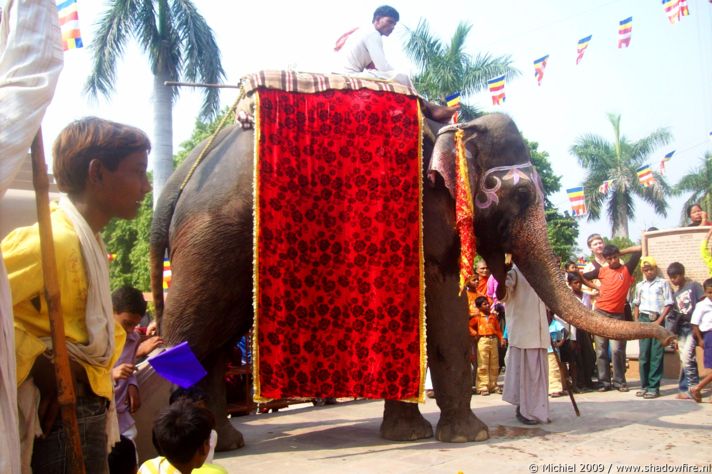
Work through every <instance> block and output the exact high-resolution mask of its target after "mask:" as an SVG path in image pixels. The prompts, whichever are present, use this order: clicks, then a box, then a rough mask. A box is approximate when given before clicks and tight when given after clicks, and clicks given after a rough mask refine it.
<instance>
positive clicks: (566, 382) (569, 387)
mask: <svg viewBox="0 0 712 474" xmlns="http://www.w3.org/2000/svg"><path fill="white" fill-rule="evenodd" d="M551 348H552V349H553V352H554V358H555V359H556V365H558V366H559V373H561V381H562V385H563V388H564V390H566V391H567V392H568V393H569V398H570V399H571V404H572V405H573V406H574V411H575V412H576V416H581V412H580V411H579V409H578V405H577V404H576V400H575V399H574V390H573V384H572V383H571V380H570V379H569V371H568V370H566V366H565V365H564V364H563V363H562V362H561V359H560V358H559V353H558V352H556V347H555V346H554V341H553V340H552V341H551Z"/></svg>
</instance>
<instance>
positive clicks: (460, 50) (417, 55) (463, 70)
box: [405, 20, 520, 121]
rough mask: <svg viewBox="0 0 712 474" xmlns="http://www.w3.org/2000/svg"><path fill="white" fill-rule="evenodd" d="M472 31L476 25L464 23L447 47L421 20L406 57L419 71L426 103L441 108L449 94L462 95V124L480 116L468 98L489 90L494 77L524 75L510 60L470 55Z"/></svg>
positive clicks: (416, 80)
mask: <svg viewBox="0 0 712 474" xmlns="http://www.w3.org/2000/svg"><path fill="white" fill-rule="evenodd" d="M471 29H472V25H468V24H466V23H460V24H459V25H458V26H457V29H456V30H455V33H454V34H453V36H452V39H451V40H450V44H447V45H446V44H443V42H442V41H440V40H439V39H437V38H435V37H434V36H433V35H432V34H431V33H430V29H429V26H428V22H427V21H426V20H421V21H420V22H419V23H418V26H417V27H416V29H415V30H413V31H409V34H408V39H407V41H406V43H405V50H406V53H407V54H408V56H410V58H411V59H412V60H413V61H414V62H415V64H416V66H417V67H418V72H417V74H416V75H415V77H413V85H414V86H415V88H416V89H417V90H418V92H420V93H421V94H422V95H423V96H424V97H425V98H426V99H428V100H431V101H433V102H438V103H440V104H445V97H447V96H448V95H449V94H452V93H453V92H458V91H459V92H460V93H461V94H462V99H461V100H462V104H461V107H462V110H461V112H460V119H461V120H462V121H467V120H470V119H472V118H474V117H476V116H477V115H479V112H478V111H477V109H475V108H474V107H472V106H470V105H467V104H466V103H465V102H464V101H465V99H466V98H467V96H470V95H472V94H474V93H476V92H479V91H480V90H482V89H485V88H487V81H488V80H490V79H492V78H494V77H497V76H500V75H502V74H504V75H505V76H506V78H507V79H513V78H514V77H517V76H518V75H519V74H520V73H519V71H518V70H517V69H515V68H514V67H513V66H512V58H511V57H509V56H492V55H490V54H486V53H485V54H477V55H476V56H472V55H470V54H467V53H466V52H465V42H466V41H467V36H468V34H469V33H470V30H471Z"/></svg>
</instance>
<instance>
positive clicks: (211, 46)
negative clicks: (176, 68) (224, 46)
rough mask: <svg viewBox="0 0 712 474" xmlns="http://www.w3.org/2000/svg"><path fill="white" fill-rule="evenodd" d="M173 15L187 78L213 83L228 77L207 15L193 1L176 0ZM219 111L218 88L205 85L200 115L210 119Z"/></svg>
mask: <svg viewBox="0 0 712 474" xmlns="http://www.w3.org/2000/svg"><path fill="white" fill-rule="evenodd" d="M172 14H173V19H174V21H175V26H176V30H177V31H178V32H179V34H180V43H181V45H182V46H183V48H182V50H183V52H184V59H185V63H184V64H183V71H184V75H185V78H186V79H187V80H189V81H198V82H206V83H210V84H216V83H219V82H221V81H222V80H223V79H224V78H225V71H224V70H223V67H222V63H221V61H220V48H218V45H217V43H216V42H215V36H214V34H213V31H212V29H211V28H210V26H208V24H207V22H206V21H205V18H203V16H202V15H201V14H200V13H199V12H198V11H197V9H196V8H195V6H194V5H193V2H192V1H190V0H174V1H173V4H172ZM219 110H220V96H219V89H215V88H211V87H207V88H205V90H204V100H203V107H202V110H201V116H202V117H204V118H208V119H209V118H212V117H214V116H215V115H216V114H217V113H218V111H219Z"/></svg>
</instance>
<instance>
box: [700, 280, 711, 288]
mask: <svg viewBox="0 0 712 474" xmlns="http://www.w3.org/2000/svg"><path fill="white" fill-rule="evenodd" d="M702 288H705V289H707V288H712V278H708V279H706V280H705V281H704V282H703V283H702Z"/></svg>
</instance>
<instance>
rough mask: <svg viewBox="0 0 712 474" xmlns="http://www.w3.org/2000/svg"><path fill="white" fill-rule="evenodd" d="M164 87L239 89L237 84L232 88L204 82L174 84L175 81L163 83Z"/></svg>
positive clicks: (229, 85) (227, 85) (231, 86)
mask: <svg viewBox="0 0 712 474" xmlns="http://www.w3.org/2000/svg"><path fill="white" fill-rule="evenodd" d="M163 85H164V86H184V87H209V88H213V89H239V88H240V86H239V84H238V85H236V86H233V85H232V84H206V83H204V82H176V81H165V82H164V83H163Z"/></svg>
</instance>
